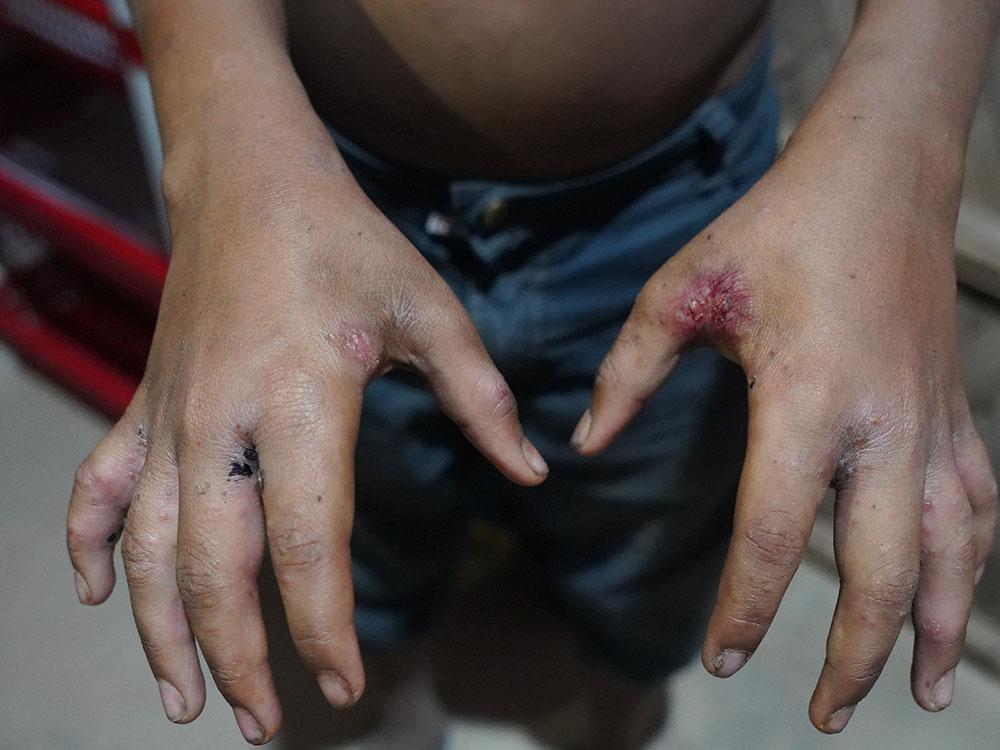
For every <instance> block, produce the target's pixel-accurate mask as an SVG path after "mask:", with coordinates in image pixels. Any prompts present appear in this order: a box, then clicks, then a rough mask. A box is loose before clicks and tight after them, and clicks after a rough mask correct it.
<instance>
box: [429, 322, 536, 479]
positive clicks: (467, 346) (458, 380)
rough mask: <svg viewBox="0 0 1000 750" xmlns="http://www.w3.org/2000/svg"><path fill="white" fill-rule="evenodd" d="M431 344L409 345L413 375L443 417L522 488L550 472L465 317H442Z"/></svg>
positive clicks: (430, 341) (507, 389) (503, 383)
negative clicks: (427, 390) (423, 382)
mask: <svg viewBox="0 0 1000 750" xmlns="http://www.w3.org/2000/svg"><path fill="white" fill-rule="evenodd" d="M442 318H443V319H444V320H445V321H447V322H446V323H445V324H444V326H443V327H442V326H437V327H436V328H435V336H434V338H433V339H430V338H425V339H423V340H420V341H416V342H414V343H415V344H416V347H415V348H416V349H417V351H419V356H418V357H417V363H416V366H417V369H418V370H419V372H420V373H421V375H422V376H423V377H424V378H425V380H426V381H427V385H428V387H429V388H430V390H431V393H432V394H433V395H434V397H435V399H437V401H438V403H439V404H440V405H441V408H442V409H443V410H444V412H445V413H446V414H447V415H448V416H449V417H450V418H451V419H452V421H454V422H455V424H457V425H458V427H459V428H460V429H461V430H462V432H463V433H464V434H465V436H466V437H467V438H468V439H469V442H471V443H472V444H473V445H474V446H476V448H477V449H478V450H479V451H480V452H481V453H482V454H483V455H484V456H485V457H486V458H487V459H488V460H489V461H490V462H491V463H493V464H494V465H495V466H496V467H497V468H498V469H499V470H500V471H501V472H502V473H503V474H504V476H506V477H507V478H509V479H510V480H512V481H514V482H517V483H518V484H521V485H525V486H533V485H536V484H539V483H541V482H542V481H544V480H545V477H546V475H547V474H548V472H549V467H548V466H547V465H546V463H545V459H543V458H542V456H541V454H540V453H539V452H538V449H537V448H535V446H534V445H533V444H532V443H531V441H530V440H528V438H527V437H525V435H524V432H523V431H522V429H521V422H520V420H519V419H518V416H517V402H516V400H515V399H514V394H513V393H512V392H511V390H510V386H508V385H507V381H506V380H504V378H503V376H502V375H501V374H500V372H499V371H498V370H497V368H496V366H495V365H494V364H493V361H492V360H491V359H490V355H489V354H488V353H487V351H486V349H485V347H484V346H483V343H482V341H481V340H480V338H479V336H478V334H477V333H476V331H475V329H474V328H473V327H472V323H471V322H469V320H468V318H467V316H466V315H465V312H464V311H457V312H455V313H453V314H450V315H447V316H442Z"/></svg>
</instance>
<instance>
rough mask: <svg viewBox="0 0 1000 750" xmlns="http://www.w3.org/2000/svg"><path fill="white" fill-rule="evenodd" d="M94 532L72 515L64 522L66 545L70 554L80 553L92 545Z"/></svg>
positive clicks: (94, 536)
mask: <svg viewBox="0 0 1000 750" xmlns="http://www.w3.org/2000/svg"><path fill="white" fill-rule="evenodd" d="M95 538H96V534H95V533H94V532H93V531H91V530H90V529H88V528H87V527H86V526H85V525H84V524H82V523H81V522H80V520H79V519H78V518H76V517H75V516H74V515H71V516H70V519H69V521H68V522H67V523H66V547H67V549H69V553H70V555H72V556H74V557H75V556H76V555H80V554H82V553H84V552H86V551H88V550H89V549H91V547H93V546H94V542H95Z"/></svg>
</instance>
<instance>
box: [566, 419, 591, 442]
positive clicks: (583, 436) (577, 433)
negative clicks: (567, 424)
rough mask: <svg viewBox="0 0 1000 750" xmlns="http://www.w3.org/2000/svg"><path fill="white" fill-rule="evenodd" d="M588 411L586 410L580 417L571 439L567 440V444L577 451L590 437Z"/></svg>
mask: <svg viewBox="0 0 1000 750" xmlns="http://www.w3.org/2000/svg"><path fill="white" fill-rule="evenodd" d="M590 423H591V416H590V409H587V411H585V412H584V413H583V416H582V417H580V421H579V422H578V423H577V425H576V429H575V430H573V437H571V438H570V439H569V444H570V445H572V446H573V447H574V448H576V449H577V450H579V449H580V448H581V447H583V444H584V443H586V442H587V438H588V437H590Z"/></svg>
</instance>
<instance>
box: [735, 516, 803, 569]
mask: <svg viewBox="0 0 1000 750" xmlns="http://www.w3.org/2000/svg"><path fill="white" fill-rule="evenodd" d="M741 533H742V538H743V541H744V542H745V544H744V549H745V550H746V554H747V555H748V556H749V557H750V559H751V560H753V561H754V562H758V563H762V564H765V565H768V566H773V567H776V568H789V567H792V566H794V565H796V564H797V563H798V561H799V558H800V556H801V555H802V551H803V550H804V549H805V544H806V539H805V536H804V534H803V532H802V531H801V530H800V528H799V525H798V523H797V519H796V518H795V516H794V514H792V513H791V512H789V511H786V510H780V509H779V510H771V511H768V512H767V513H764V514H763V515H760V516H758V517H756V518H754V519H753V520H752V521H750V522H749V523H748V524H747V525H746V527H745V528H744V529H743V530H742V532H741Z"/></svg>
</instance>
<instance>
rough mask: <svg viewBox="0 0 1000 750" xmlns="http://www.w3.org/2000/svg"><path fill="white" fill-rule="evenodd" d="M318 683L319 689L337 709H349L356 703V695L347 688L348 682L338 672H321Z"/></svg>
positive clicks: (317, 676) (317, 678) (318, 675)
mask: <svg viewBox="0 0 1000 750" xmlns="http://www.w3.org/2000/svg"><path fill="white" fill-rule="evenodd" d="M316 682H317V683H319V689H320V690H322V691H323V695H324V696H326V699H327V700H328V701H329V702H330V704H331V705H333V706H335V707H337V708H347V707H348V706H350V705H351V704H353V703H354V700H355V699H354V693H352V692H351V689H350V688H349V687H348V686H347V682H346V681H345V680H344V678H343V677H341V676H340V675H339V674H337V673H336V672H319V673H318V674H317V675H316Z"/></svg>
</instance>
